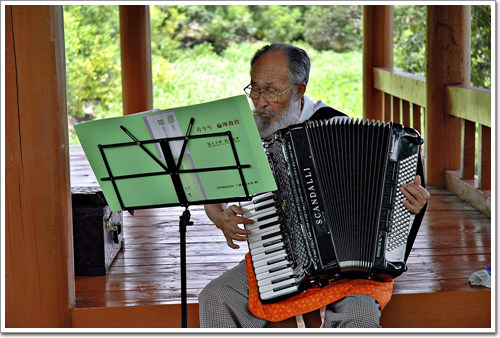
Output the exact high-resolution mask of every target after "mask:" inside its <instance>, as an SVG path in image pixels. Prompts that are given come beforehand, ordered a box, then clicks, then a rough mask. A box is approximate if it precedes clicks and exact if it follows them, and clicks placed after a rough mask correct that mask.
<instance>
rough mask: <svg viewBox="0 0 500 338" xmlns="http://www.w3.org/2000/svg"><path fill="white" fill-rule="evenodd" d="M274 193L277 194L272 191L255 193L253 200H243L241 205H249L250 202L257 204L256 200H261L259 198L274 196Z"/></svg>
mask: <svg viewBox="0 0 500 338" xmlns="http://www.w3.org/2000/svg"><path fill="white" fill-rule="evenodd" d="M274 195H275V194H274V193H273V192H272V191H270V192H266V193H263V194H259V195H254V196H253V197H252V200H251V201H241V202H240V205H244V206H246V205H249V204H256V202H255V201H259V200H261V199H264V198H266V197H274Z"/></svg>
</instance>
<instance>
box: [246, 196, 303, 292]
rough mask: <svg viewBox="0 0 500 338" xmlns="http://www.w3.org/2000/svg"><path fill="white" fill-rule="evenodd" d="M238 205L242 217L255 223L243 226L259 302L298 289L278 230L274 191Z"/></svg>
mask: <svg viewBox="0 0 500 338" xmlns="http://www.w3.org/2000/svg"><path fill="white" fill-rule="evenodd" d="M240 207H241V209H242V210H243V217H245V218H249V219H251V220H253V221H254V222H255V223H253V224H246V225H245V229H246V230H250V231H252V234H251V235H249V236H248V247H249V250H250V254H251V257H252V264H253V268H254V271H255V277H256V279H257V285H258V288H259V294H260V297H261V299H262V301H265V300H266V299H273V298H277V297H281V296H283V295H287V294H290V293H294V292H296V291H298V283H297V281H296V279H295V276H294V272H293V269H292V264H291V263H290V261H289V258H288V255H287V252H286V243H285V240H284V238H283V235H282V232H281V229H280V220H279V213H278V209H277V207H276V202H275V194H274V193H272V192H269V193H265V194H261V195H257V196H254V198H253V200H252V201H248V202H240Z"/></svg>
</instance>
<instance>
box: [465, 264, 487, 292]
mask: <svg viewBox="0 0 500 338" xmlns="http://www.w3.org/2000/svg"><path fill="white" fill-rule="evenodd" d="M469 283H470V284H471V285H482V286H486V287H487V288H491V266H489V265H488V266H487V267H486V268H485V269H484V270H481V271H476V272H474V273H473V274H472V275H471V276H470V277H469Z"/></svg>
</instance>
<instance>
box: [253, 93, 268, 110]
mask: <svg viewBox="0 0 500 338" xmlns="http://www.w3.org/2000/svg"><path fill="white" fill-rule="evenodd" d="M268 106H269V101H268V100H267V99H266V98H265V97H264V95H263V94H260V96H259V98H258V99H257V100H256V102H255V107H256V108H266V107H268Z"/></svg>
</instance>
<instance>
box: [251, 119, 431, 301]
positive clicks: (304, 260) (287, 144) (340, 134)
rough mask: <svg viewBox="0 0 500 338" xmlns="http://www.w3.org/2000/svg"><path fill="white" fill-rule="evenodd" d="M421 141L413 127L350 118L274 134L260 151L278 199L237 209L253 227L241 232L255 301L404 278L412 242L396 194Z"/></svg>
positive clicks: (411, 173)
mask: <svg viewBox="0 0 500 338" xmlns="http://www.w3.org/2000/svg"><path fill="white" fill-rule="evenodd" d="M422 143H423V140H422V138H421V137H420V135H419V133H418V132H417V131H416V130H414V129H412V128H408V127H404V126H402V125H400V124H396V123H392V122H389V123H382V122H379V121H368V120H353V119H349V118H333V119H330V120H319V121H310V122H304V123H301V124H297V125H293V126H290V127H288V128H285V129H282V130H280V131H278V132H277V133H276V134H275V136H274V138H273V140H272V141H270V142H269V144H268V145H267V152H268V158H269V162H270V165H271V167H272V169H273V174H274V176H275V180H276V183H277V186H278V191H276V192H274V193H272V198H271V197H269V196H270V195H269V194H266V195H263V196H264V198H262V196H261V198H260V200H259V196H257V197H255V198H254V200H253V201H250V202H248V203H244V202H243V203H241V205H242V208H243V210H244V211H245V214H244V216H245V217H249V218H252V219H254V220H255V221H256V223H254V224H252V225H249V226H248V227H247V228H248V229H250V230H252V235H251V236H250V237H249V248H250V254H251V256H252V261H253V265H254V268H255V267H257V268H255V273H256V278H257V280H258V283H259V287H260V285H262V290H263V292H261V295H260V296H261V299H262V301H263V302H266V301H268V302H269V301H275V299H281V298H283V296H287V295H288V294H289V293H291V294H294V293H297V292H299V291H300V290H303V289H305V288H307V287H309V286H311V285H313V284H319V285H326V284H328V283H329V282H330V281H332V280H337V279H340V278H370V279H380V280H387V279H391V278H394V277H397V276H399V275H400V274H401V273H403V272H404V271H405V270H406V265H405V253H406V252H407V250H408V249H409V248H408V247H407V243H413V239H412V240H410V241H409V240H408V239H409V235H410V216H411V215H410V212H409V211H408V210H407V209H406V207H405V206H404V205H403V200H404V196H403V195H402V193H401V191H400V187H401V185H403V184H405V183H409V182H412V181H413V179H414V178H415V175H416V171H417V163H418V161H419V157H418V154H419V150H420V145H421V144H422ZM266 196H267V197H266ZM266 200H267V202H264V201H266ZM269 201H271V203H270V202H269ZM270 220H274V223H275V224H276V222H278V223H279V225H277V226H278V227H279V229H278V228H276V225H274V227H275V228H274V229H271V227H269V224H270ZM276 220H279V221H276ZM259 227H260V228H262V230H260V229H259ZM254 233H255V234H254ZM276 236H278V237H276ZM279 247H281V248H282V249H281V251H283V252H282V253H281V254H278V252H279V251H280V250H279V249H278V248H279ZM266 251H267V252H268V253H267V254H265V252H266ZM254 252H256V253H257V254H254ZM264 263H265V264H264ZM261 266H264V267H263V268H260V267H261ZM285 266H286V268H284V267H285ZM257 269H259V270H257ZM262 271H264V273H263V272H262Z"/></svg>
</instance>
